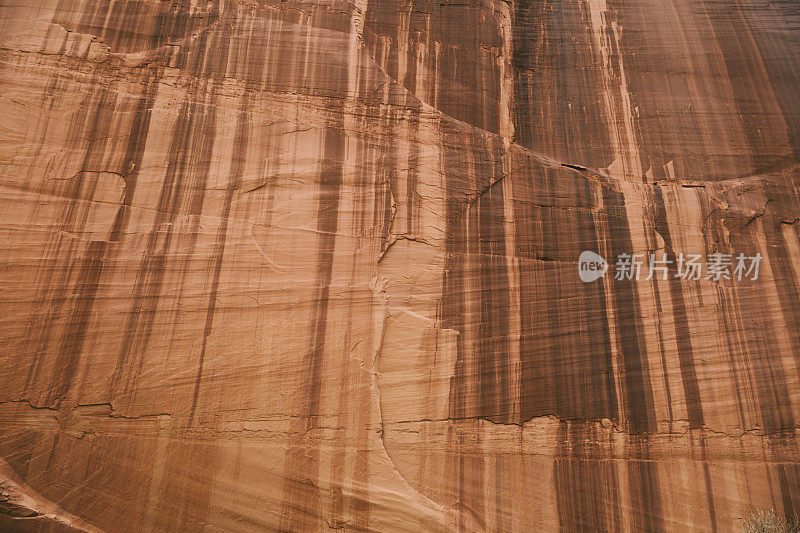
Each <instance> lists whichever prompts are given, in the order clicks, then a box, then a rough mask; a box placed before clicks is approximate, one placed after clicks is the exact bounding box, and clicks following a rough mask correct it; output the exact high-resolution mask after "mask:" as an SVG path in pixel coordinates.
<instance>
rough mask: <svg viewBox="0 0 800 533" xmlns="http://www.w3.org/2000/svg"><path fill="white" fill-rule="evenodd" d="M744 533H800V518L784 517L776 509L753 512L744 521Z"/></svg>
mask: <svg viewBox="0 0 800 533" xmlns="http://www.w3.org/2000/svg"><path fill="white" fill-rule="evenodd" d="M742 531H743V532H744V533H800V518H798V517H797V516H783V515H780V514H778V513H777V512H776V511H775V510H774V509H770V510H769V511H763V510H757V511H753V512H752V513H750V515H748V517H747V518H745V519H744V523H743V524H742Z"/></svg>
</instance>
